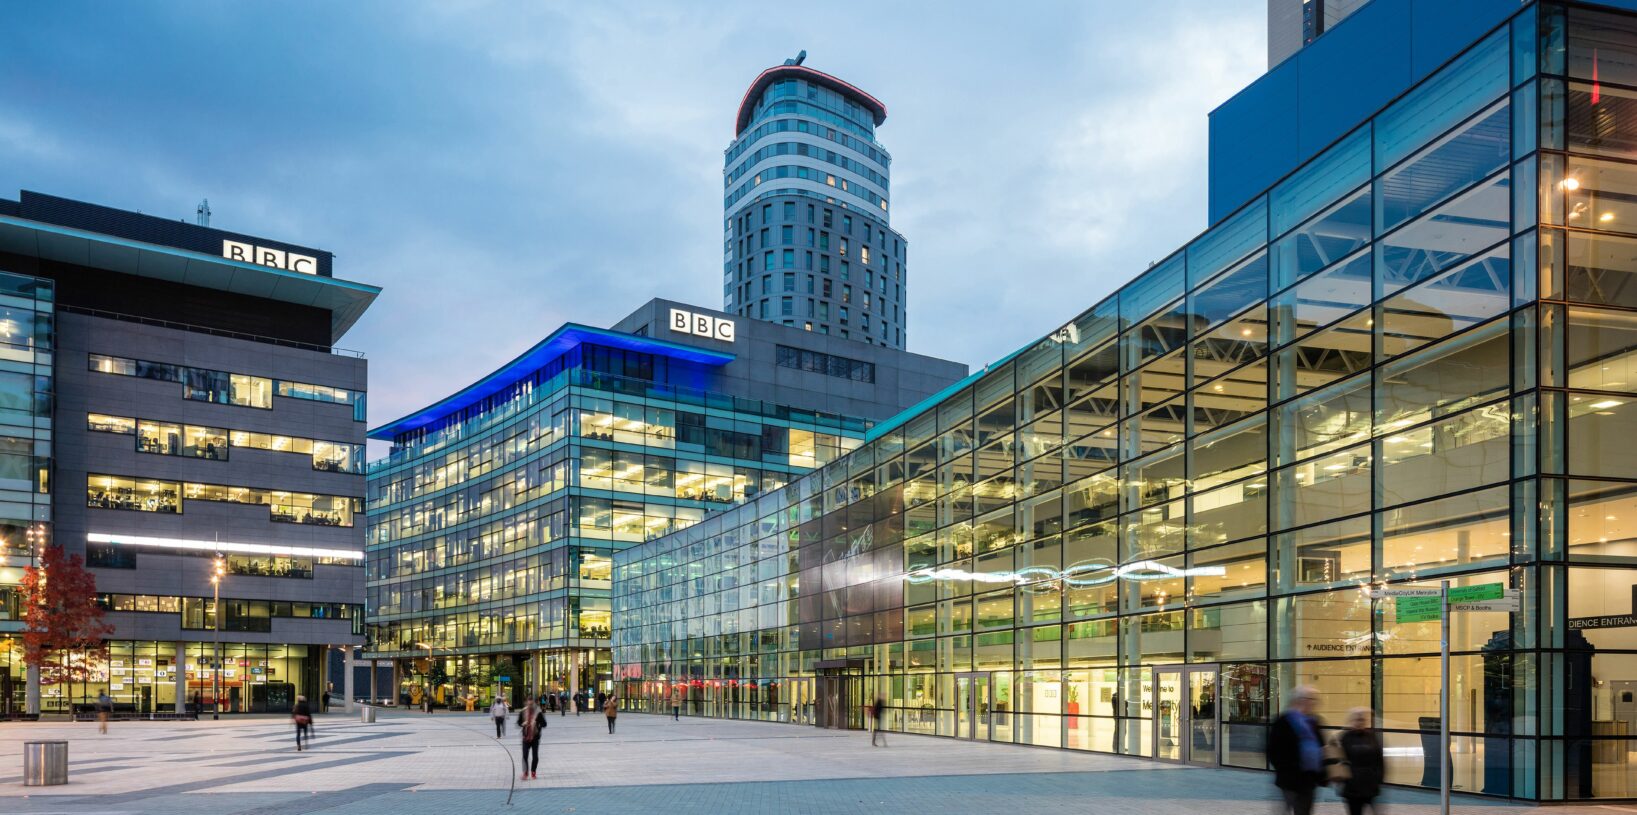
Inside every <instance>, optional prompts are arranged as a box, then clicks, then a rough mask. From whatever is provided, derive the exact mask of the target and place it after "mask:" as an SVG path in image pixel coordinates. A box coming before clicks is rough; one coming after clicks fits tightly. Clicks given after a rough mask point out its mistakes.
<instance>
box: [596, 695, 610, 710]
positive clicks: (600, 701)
mask: <svg viewBox="0 0 1637 815" xmlns="http://www.w3.org/2000/svg"><path fill="white" fill-rule="evenodd" d="M607 703H608V694H606V693H603V692H602V691H597V709H598V710H602V709H603V705H605V704H607Z"/></svg>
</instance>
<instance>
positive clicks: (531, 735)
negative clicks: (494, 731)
mask: <svg viewBox="0 0 1637 815" xmlns="http://www.w3.org/2000/svg"><path fill="white" fill-rule="evenodd" d="M517 728H518V730H520V731H521V732H522V733H523V780H524V781H527V780H529V779H531V778H536V777H538V776H536V775H535V773H536V772H537V771H538V770H539V769H540V736H541V734H543V733H545V730H546V713H545V711H544V710H541V709H540V705H539V704H537V703H536V702H535V701H534V700H532V699H531V700H529V703H528V704H527V705H525V706H524V707H523V710H522V711H521V712H519V713H518V714H517Z"/></svg>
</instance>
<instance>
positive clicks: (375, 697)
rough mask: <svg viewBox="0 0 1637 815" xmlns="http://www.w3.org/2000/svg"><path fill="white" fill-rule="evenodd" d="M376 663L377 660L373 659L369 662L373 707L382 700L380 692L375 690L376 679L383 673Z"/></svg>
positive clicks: (370, 699) (370, 693) (370, 695)
mask: <svg viewBox="0 0 1637 815" xmlns="http://www.w3.org/2000/svg"><path fill="white" fill-rule="evenodd" d="M376 662H377V660H373V659H372V660H370V661H369V703H370V704H372V705H373V704H375V703H376V702H378V701H380V699H381V694H380V692H379V691H377V690H376V689H375V677H376V676H377V675H379V674H380V672H381V669H380V667H379V666H378V665H376Z"/></svg>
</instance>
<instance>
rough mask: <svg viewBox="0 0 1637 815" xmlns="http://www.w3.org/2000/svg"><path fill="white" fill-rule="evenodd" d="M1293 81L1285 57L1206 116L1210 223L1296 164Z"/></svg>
mask: <svg viewBox="0 0 1637 815" xmlns="http://www.w3.org/2000/svg"><path fill="white" fill-rule="evenodd" d="M1338 30H1339V29H1338ZM1296 79H1297V74H1296V60H1294V59H1287V60H1285V61H1284V62H1282V63H1280V64H1279V66H1278V67H1277V68H1274V69H1273V70H1272V71H1269V72H1268V73H1266V74H1263V75H1262V78H1261V79H1258V80H1256V81H1255V82H1253V83H1251V84H1250V85H1249V86H1247V87H1246V88H1245V89H1244V90H1242V91H1240V92H1239V94H1238V95H1237V96H1235V97H1233V98H1232V99H1230V100H1228V101H1227V103H1225V104H1223V105H1222V106H1221V107H1219V108H1217V109H1216V110H1214V111H1212V112H1211V119H1210V131H1211V143H1210V148H1209V150H1210V154H1209V157H1210V189H1209V191H1208V193H1207V196H1208V198H1209V200H1208V202H1207V203H1208V209H1209V210H1210V221H1211V223H1213V224H1214V223H1216V222H1217V221H1220V220H1222V218H1223V217H1224V216H1226V215H1228V213H1230V212H1233V211H1234V210H1236V209H1238V208H1239V206H1240V205H1241V204H1243V203H1245V202H1246V201H1249V200H1250V198H1251V196H1253V195H1255V194H1257V193H1259V192H1261V191H1262V189H1263V188H1265V187H1267V186H1268V184H1270V183H1271V182H1272V181H1273V180H1275V179H1277V178H1279V177H1280V176H1282V175H1284V174H1285V173H1287V172H1289V171H1290V170H1291V169H1292V168H1294V167H1295V166H1296V165H1297V164H1298V163H1300V162H1299V160H1298V155H1299V153H1298V151H1297V149H1296V131H1297V128H1296V104H1295V98H1296V90H1297V84H1296Z"/></svg>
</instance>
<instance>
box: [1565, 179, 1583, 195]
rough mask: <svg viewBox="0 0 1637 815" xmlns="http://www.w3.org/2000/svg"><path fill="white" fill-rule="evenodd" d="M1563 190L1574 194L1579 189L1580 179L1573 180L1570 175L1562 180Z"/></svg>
mask: <svg viewBox="0 0 1637 815" xmlns="http://www.w3.org/2000/svg"><path fill="white" fill-rule="evenodd" d="M1563 189H1566V190H1568V191H1569V192H1574V191H1575V190H1578V189H1580V179H1578V178H1575V177H1574V176H1572V175H1571V176H1569V177H1568V178H1565V179H1563Z"/></svg>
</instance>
